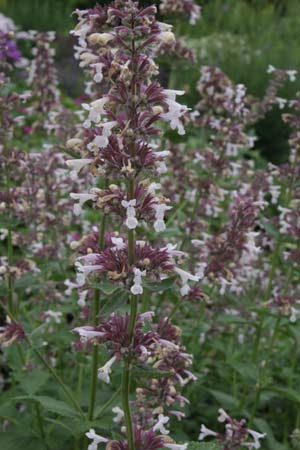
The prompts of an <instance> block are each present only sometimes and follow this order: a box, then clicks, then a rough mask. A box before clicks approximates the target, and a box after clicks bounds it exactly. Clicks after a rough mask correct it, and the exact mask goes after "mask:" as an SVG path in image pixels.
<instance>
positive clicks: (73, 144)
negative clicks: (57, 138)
mask: <svg viewBox="0 0 300 450" xmlns="http://www.w3.org/2000/svg"><path fill="white" fill-rule="evenodd" d="M82 142H83V141H82V139H78V138H72V139H69V140H68V141H67V142H66V147H67V148H69V149H71V148H74V147H77V146H80V145H81V144H82Z"/></svg>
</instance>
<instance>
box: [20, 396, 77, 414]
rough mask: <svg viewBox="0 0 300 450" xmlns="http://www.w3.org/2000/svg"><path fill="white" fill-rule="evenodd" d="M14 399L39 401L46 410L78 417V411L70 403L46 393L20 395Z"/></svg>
mask: <svg viewBox="0 0 300 450" xmlns="http://www.w3.org/2000/svg"><path fill="white" fill-rule="evenodd" d="M14 400H17V401H19V400H28V401H36V402H39V403H40V404H41V405H42V406H43V408H45V410H46V411H49V412H52V413H56V414H59V415H60V416H65V417H76V416H77V417H78V413H77V411H75V410H74V409H73V408H72V407H71V406H70V405H68V403H66V402H64V401H62V400H57V399H56V398H52V397H47V396H46V395H31V396H25V395H23V396H18V397H14Z"/></svg>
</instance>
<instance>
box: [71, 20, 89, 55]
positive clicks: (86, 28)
mask: <svg viewBox="0 0 300 450" xmlns="http://www.w3.org/2000/svg"><path fill="white" fill-rule="evenodd" d="M89 31H90V26H89V25H85V26H81V27H80V28H77V29H75V30H72V31H70V34H73V35H74V36H78V37H79V39H78V43H79V46H80V47H82V48H84V49H85V48H86V47H87V43H86V41H85V39H86V35H87V33H88V32H89Z"/></svg>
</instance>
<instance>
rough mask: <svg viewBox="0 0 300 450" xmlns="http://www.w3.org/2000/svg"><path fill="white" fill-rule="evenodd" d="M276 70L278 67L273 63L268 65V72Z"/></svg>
mask: <svg viewBox="0 0 300 450" xmlns="http://www.w3.org/2000/svg"><path fill="white" fill-rule="evenodd" d="M275 70H277V69H276V68H275V67H274V66H272V64H269V65H268V68H267V73H273V72H275Z"/></svg>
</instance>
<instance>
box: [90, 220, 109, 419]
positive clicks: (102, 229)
mask: <svg viewBox="0 0 300 450" xmlns="http://www.w3.org/2000/svg"><path fill="white" fill-rule="evenodd" d="M104 237H105V215H104V214H103V215H102V219H101V226H100V236H99V245H100V249H101V250H103V249H104ZM99 312H100V290H99V289H95V293H94V313H93V324H94V326H97V324H98V320H99ZM98 356H99V348H98V344H94V346H93V354H92V375H91V390H90V403H89V411H88V419H89V420H93V417H94V411H95V404H96V391H97V370H98Z"/></svg>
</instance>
